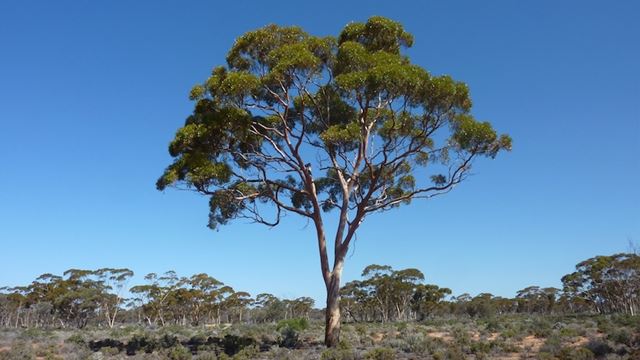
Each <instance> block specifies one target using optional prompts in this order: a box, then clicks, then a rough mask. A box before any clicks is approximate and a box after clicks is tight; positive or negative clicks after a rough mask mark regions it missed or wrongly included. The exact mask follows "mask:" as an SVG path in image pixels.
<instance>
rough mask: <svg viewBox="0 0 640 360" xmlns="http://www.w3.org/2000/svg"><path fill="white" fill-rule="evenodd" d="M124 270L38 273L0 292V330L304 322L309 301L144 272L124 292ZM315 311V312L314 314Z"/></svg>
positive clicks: (204, 278) (127, 274)
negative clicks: (141, 280)
mask: <svg viewBox="0 0 640 360" xmlns="http://www.w3.org/2000/svg"><path fill="white" fill-rule="evenodd" d="M133 275H134V273H133V271H131V270H130V269H110V268H104V269H98V270H79V269H70V270H67V271H65V272H64V273H63V275H62V276H58V275H52V274H43V275H41V276H39V277H38V278H37V279H36V280H34V281H33V282H32V283H31V284H29V285H27V286H16V287H3V288H0V326H2V327H60V328H70V327H75V328H84V327H85V326H87V325H93V326H99V327H109V328H113V327H114V326H115V324H116V323H137V324H144V325H147V326H165V325H182V326H200V325H220V324H221V323H223V322H224V323H232V322H247V323H261V322H273V321H278V320H281V319H287V318H301V317H302V318H308V317H309V315H310V313H311V312H312V311H313V310H314V300H313V299H311V298H309V297H300V298H297V299H280V298H278V297H276V296H274V295H272V294H267V293H263V294H258V295H257V296H255V297H251V295H250V294H249V293H247V292H244V291H236V290H234V289H233V288H232V287H231V286H229V285H225V284H224V283H223V282H221V281H219V280H217V279H215V278H213V277H211V276H209V275H207V274H204V273H202V274H195V275H193V276H191V277H179V276H178V275H177V274H176V272H175V271H167V272H165V273H163V274H156V273H150V274H147V275H146V276H145V277H144V279H145V283H144V284H141V285H135V286H132V287H128V285H129V281H130V280H131V278H132V277H133ZM316 311H317V310H316Z"/></svg>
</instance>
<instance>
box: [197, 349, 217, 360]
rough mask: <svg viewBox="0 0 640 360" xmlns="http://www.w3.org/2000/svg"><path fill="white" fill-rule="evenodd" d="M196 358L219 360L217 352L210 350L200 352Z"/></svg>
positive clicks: (198, 359) (199, 359)
mask: <svg viewBox="0 0 640 360" xmlns="http://www.w3.org/2000/svg"><path fill="white" fill-rule="evenodd" d="M195 359H197V360H218V357H217V356H216V353H214V352H210V351H206V352H201V353H198V355H197V356H196V357H195Z"/></svg>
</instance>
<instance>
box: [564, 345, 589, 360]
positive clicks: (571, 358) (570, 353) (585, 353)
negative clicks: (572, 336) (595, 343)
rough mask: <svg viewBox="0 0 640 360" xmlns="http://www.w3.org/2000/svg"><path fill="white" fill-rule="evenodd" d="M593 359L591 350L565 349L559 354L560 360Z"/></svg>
mask: <svg viewBox="0 0 640 360" xmlns="http://www.w3.org/2000/svg"><path fill="white" fill-rule="evenodd" d="M593 358H594V356H593V353H592V352H591V350H589V349H585V348H577V349H575V348H571V347H565V348H562V349H561V350H560V353H559V354H558V359H560V360H592V359H593Z"/></svg>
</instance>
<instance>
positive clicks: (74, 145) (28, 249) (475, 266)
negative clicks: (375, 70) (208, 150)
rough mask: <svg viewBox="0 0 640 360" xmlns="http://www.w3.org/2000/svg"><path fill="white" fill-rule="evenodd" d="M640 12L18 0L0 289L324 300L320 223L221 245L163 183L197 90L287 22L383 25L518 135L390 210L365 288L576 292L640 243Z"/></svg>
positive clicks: (200, 216)
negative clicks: (45, 285)
mask: <svg viewBox="0 0 640 360" xmlns="http://www.w3.org/2000/svg"><path fill="white" fill-rule="evenodd" d="M638 4H639V3H638V2H636V1H610V2H605V1H598V2H596V1H562V2H559V1H531V2H527V3H525V2H522V1H491V2H484V1H322V2H304V1H275V2H274V1H270V2H269V1H254V2H248V1H226V2H217V1H181V2H178V1H157V0H154V1H113V0H110V1H73V2H72V1H11V0H10V1H3V2H1V3H0V152H1V154H2V160H1V163H0V165H1V166H0V245H1V246H0V284H2V285H18V284H25V283H28V282H30V281H31V280H32V279H34V278H35V277H36V276H37V275H39V274H41V273H44V272H52V273H61V272H62V271H64V270H66V269H68V268H71V267H76V268H98V267H104V266H109V267H116V266H117V267H130V268H131V269H133V270H134V271H135V272H136V274H137V280H140V279H141V277H142V276H143V275H144V274H146V273H148V272H152V271H153V272H162V271H165V270H169V269H174V270H176V271H177V272H178V273H179V274H181V275H191V274H193V273H197V272H206V273H209V274H211V275H213V276H214V277H216V278H218V279H220V280H222V281H224V282H225V283H228V284H230V285H232V286H234V287H235V288H236V289H239V290H246V291H249V292H251V293H253V294H256V293H259V292H264V291H269V292H272V293H274V294H276V295H278V296H285V297H297V296H305V295H310V296H313V297H314V298H316V299H318V300H323V299H324V294H323V291H324V289H323V284H322V280H321V276H320V271H319V261H318V259H317V248H316V244H315V239H314V234H313V230H312V228H311V227H310V226H307V224H305V223H304V222H303V221H298V220H297V219H295V218H294V217H293V216H291V217H289V219H288V221H287V222H286V223H285V224H284V226H282V227H279V228H275V229H271V230H269V229H267V228H264V227H261V226H259V225H248V224H243V223H236V224H234V225H232V226H228V227H225V228H222V229H221V230H220V231H219V232H213V231H210V230H208V229H207V228H206V227H205V225H206V223H207V199H205V198H203V197H200V196H198V195H196V194H193V193H189V192H182V191H175V190H174V191H172V190H168V191H166V192H165V193H161V192H158V191H156V190H155V187H154V183H155V180H156V179H157V177H158V176H159V175H160V174H161V172H162V170H163V169H164V167H165V166H166V165H167V164H168V163H169V161H170V157H169V155H168V153H167V150H166V149H167V144H168V142H169V141H170V140H171V138H172V137H173V134H174V132H175V130H176V129H177V128H178V127H179V126H181V125H182V123H183V120H184V118H185V117H186V116H187V115H188V114H189V112H190V111H191V109H192V104H191V103H190V102H189V101H188V99H187V94H188V92H189V90H190V88H191V86H192V85H194V84H195V83H198V82H201V81H203V80H204V79H205V78H206V77H207V76H208V74H209V72H210V69H211V68H212V67H213V66H215V65H218V64H222V63H223V62H224V57H225V53H226V51H227V50H228V49H229V47H230V46H231V44H232V43H233V41H234V39H235V38H236V37H237V36H239V35H240V34H242V33H243V32H245V31H248V30H252V29H255V28H258V27H260V26H263V25H265V24H267V23H277V24H282V25H294V24H295V25H301V26H303V27H304V28H305V29H307V30H308V31H309V32H312V33H314V34H322V35H329V34H334V35H337V34H338V33H339V31H340V30H341V29H342V27H343V26H344V25H345V24H347V23H348V22H349V21H353V20H355V21H365V20H366V19H367V18H368V17H369V16H371V15H384V16H388V17H391V18H393V19H395V20H398V21H400V22H402V23H403V24H404V25H405V26H406V29H407V30H408V31H410V32H411V33H413V34H414V36H415V39H416V41H415V45H414V47H413V48H412V49H411V50H410V51H409V55H410V56H411V57H412V59H413V60H414V62H416V63H418V64H420V65H422V66H424V67H425V68H427V69H428V70H429V71H431V72H432V73H434V74H444V73H447V74H450V75H452V76H454V77H455V78H456V79H459V80H462V81H465V82H467V83H468V84H469V86H470V88H471V91H472V96H473V99H474V104H475V106H474V111H473V112H474V115H476V117H478V118H480V119H487V120H490V121H492V123H493V124H494V125H495V127H496V128H497V129H498V130H499V131H501V132H507V133H509V134H510V135H511V136H512V137H513V139H514V149H513V151H512V152H511V153H508V154H504V155H500V156H499V157H498V158H497V159H496V160H493V161H489V160H487V161H480V162H478V163H477V166H476V168H475V171H474V172H475V176H473V177H472V178H471V179H469V180H468V181H467V182H466V183H464V184H462V185H461V186H460V187H458V188H457V189H456V190H455V191H454V192H452V193H450V194H448V195H446V196H444V197H441V198H438V199H435V200H433V201H428V202H420V201H416V202H414V204H413V205H411V206H409V207H403V208H401V209H400V210H396V211H392V212H389V213H386V214H385V215H379V216H375V217H371V218H369V219H368V220H367V222H365V223H364V225H363V228H362V230H361V231H360V233H359V235H358V240H357V242H356V244H355V249H354V250H353V251H352V255H351V256H350V258H349V259H348V262H347V265H346V269H345V280H351V279H354V278H357V277H358V275H359V273H360V271H361V270H362V268H363V267H364V266H366V265H368V264H371V263H378V264H389V265H392V266H393V267H395V268H405V267H417V268H419V269H422V270H423V271H424V272H425V274H426V276H427V280H428V282H431V283H436V284H438V285H441V286H447V287H450V288H452V289H453V290H454V293H457V294H460V293H462V292H469V293H471V294H477V293H479V292H484V291H487V292H491V293H493V294H497V295H503V296H513V295H514V294H515V291H516V290H518V289H521V288H523V287H525V286H528V285H532V284H537V285H541V286H559V285H560V281H559V279H560V277H561V276H562V275H564V274H566V273H568V272H570V271H571V270H572V269H573V266H574V265H575V264H576V263H577V262H578V261H580V260H583V259H586V258H589V257H592V256H594V255H599V254H611V253H615V252H620V251H625V250H627V249H628V246H627V241H628V239H629V238H631V239H634V240H635V241H636V242H639V241H640V190H639V188H638V184H640V161H639V160H638V159H639V158H640V150H639V147H638V145H639V144H640V124H639V123H640V85H639V84H640V68H639V66H638V65H639V64H640V42H639V41H638V38H639V37H640V25H639V22H638V15H639V14H640V5H638Z"/></svg>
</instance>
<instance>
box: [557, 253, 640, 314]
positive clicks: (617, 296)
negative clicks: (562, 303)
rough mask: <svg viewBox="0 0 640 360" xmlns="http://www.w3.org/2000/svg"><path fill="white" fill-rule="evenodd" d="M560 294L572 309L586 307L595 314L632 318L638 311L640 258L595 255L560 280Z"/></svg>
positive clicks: (639, 300)
mask: <svg viewBox="0 0 640 360" xmlns="http://www.w3.org/2000/svg"><path fill="white" fill-rule="evenodd" d="M562 284H563V291H564V293H565V294H566V296H568V297H569V298H570V299H571V301H572V302H573V303H576V307H578V308H579V305H580V303H587V304H589V305H590V306H591V307H592V308H593V309H594V310H595V311H596V312H598V313H613V312H621V313H627V314H629V315H636V314H637V313H638V309H639V308H640V255H637V254H635V253H620V254H614V255H610V256H596V257H593V258H590V259H587V260H584V261H581V262H580V263H578V264H577V265H576V271H575V272H573V273H571V274H568V275H565V276H564V277H562Z"/></svg>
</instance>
